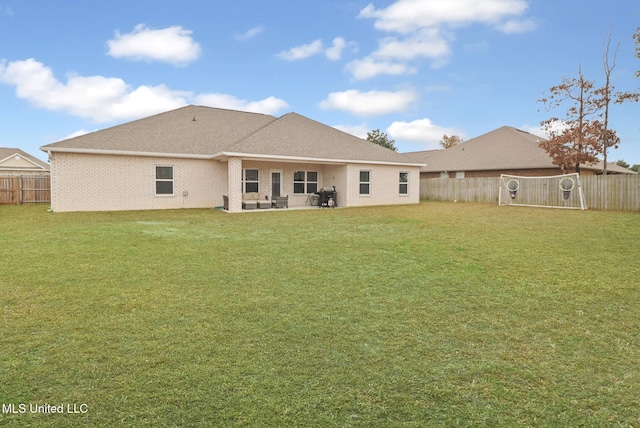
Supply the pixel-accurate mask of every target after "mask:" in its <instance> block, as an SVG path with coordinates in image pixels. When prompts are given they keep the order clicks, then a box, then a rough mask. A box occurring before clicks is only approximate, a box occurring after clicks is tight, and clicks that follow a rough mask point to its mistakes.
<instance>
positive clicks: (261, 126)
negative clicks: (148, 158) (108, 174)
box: [41, 106, 420, 166]
mask: <svg viewBox="0 0 640 428" xmlns="http://www.w3.org/2000/svg"><path fill="white" fill-rule="evenodd" d="M41 149H42V150H44V151H49V150H51V151H73V152H85V153H87V152H89V153H90V152H95V153H98V152H99V153H110V152H111V153H118V154H131V155H135V154H145V155H147V154H148V155H153V154H163V155H170V154H172V155H184V156H203V157H213V156H225V155H236V156H242V155H245V156H247V157H249V156H252V157H256V156H264V157H282V158H297V159H306V160H312V159H317V160H330V161H369V162H376V163H399V164H412V165H416V166H417V165H418V164H420V162H417V161H416V160H414V159H413V158H412V157H410V156H406V155H404V154H400V153H397V152H395V151H393V150H389V149H387V148H384V147H382V146H379V145H376V144H373V143H371V142H369V141H366V140H363V139H361V138H358V137H355V136H353V135H351V134H347V133H345V132H342V131H339V130H338V129H335V128H332V127H330V126H327V125H324V124H322V123H320V122H316V121H314V120H311V119H309V118H306V117H304V116H301V115H299V114H296V113H289V114H286V115H284V116H282V117H280V118H276V117H274V116H269V115H263V114H256V113H247V112H240V111H233V110H224V109H218V108H211V107H202V106H187V107H182V108H179V109H176V110H171V111H168V112H165V113H160V114H157V115H155V116H151V117H147V118H144V119H139V120H136V121H133V122H129V123H125V124H122V125H118V126H114V127H111V128H107V129H104V130H101V131H97V132H93V133H90V134H85V135H82V136H79V137H75V138H71V139H68V140H64V141H59V142H56V143H52V144H48V145H46V146H43V147H41Z"/></svg>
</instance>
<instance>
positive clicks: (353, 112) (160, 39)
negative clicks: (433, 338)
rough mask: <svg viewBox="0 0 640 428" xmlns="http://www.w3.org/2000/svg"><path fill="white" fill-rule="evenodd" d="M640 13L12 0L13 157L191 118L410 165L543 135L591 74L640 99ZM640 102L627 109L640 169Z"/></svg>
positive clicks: (616, 154) (623, 153) (528, 3)
mask: <svg viewBox="0 0 640 428" xmlns="http://www.w3.org/2000/svg"><path fill="white" fill-rule="evenodd" d="M638 27H640V3H639V2H638V1H637V0H610V1H607V2H605V1H595V2H588V3H585V2H584V0H482V1H477V0H447V1H444V0H395V1H392V0H373V1H370V0H363V1H359V0H353V1H350V0H322V1H310V0H300V1H296V2H294V1H290V0H271V1H264V0H261V1H254V0H234V1H233V2H231V1H229V2H222V1H209V0H181V1H180V2H178V1H168V0H154V1H147V0H136V1H131V0H127V1H122V0H111V1H108V2H105V1H93V0H87V1H81V2H78V1H71V0H66V1H63V0H49V1H42V0H37V1H36V0H0V99H1V100H2V102H1V104H0V113H1V114H2V119H1V122H0V146H5V147H19V148H21V149H23V150H25V151H27V152H30V153H32V154H34V155H36V156H38V157H40V158H42V159H45V160H46V155H45V154H44V153H42V152H41V151H40V150H39V147H40V146H42V145H45V144H48V143H51V142H55V141H59V140H61V139H64V138H67V137H69V136H73V135H79V134H81V133H86V132H91V131H95V130H98V129H103V128H106V127H109V126H113V125H116V124H119V123H123V122H127V121H130V120H133V119H137V118H140V117H144V116H148V115H151V114H155V113H158V112H161V111H165V110H170V109H173V108H178V107H181V106H183V105H187V104H199V105H207V106H213V107H222V108H231V109H238V110H249V111H256V112H261V113H267V114H271V115H274V116H280V115H282V114H285V113H287V112H290V111H295V112H297V113H299V114H302V115H305V116H307V117H310V118H312V119H315V120H318V121H320V122H323V123H325V124H328V125H331V126H335V127H337V128H340V129H343V130H345V131H348V132H351V133H353V134H355V135H358V136H361V137H365V136H366V132H367V131H370V130H372V129H380V130H382V131H383V132H386V133H387V134H388V135H389V136H390V137H391V138H393V139H395V140H396V145H397V146H398V148H399V151H401V152H404V151H416V150H424V149H430V148H437V147H438V141H439V140H440V139H441V138H442V135H443V134H448V135H451V134H457V135H460V136H462V137H463V138H465V139H470V138H473V137H476V136H479V135H481V134H483V133H485V132H489V131H492V130H493V129H496V128H498V127H501V126H503V125H509V126H514V127H516V128H520V129H523V130H527V131H529V132H533V133H536V134H538V135H542V136H544V135H543V134H542V133H541V131H539V126H540V122H541V121H542V120H545V119H547V118H549V117H552V116H562V115H563V114H564V110H563V109H560V110H558V111H554V112H547V111H545V110H544V108H543V105H542V104H541V103H539V102H537V100H539V99H540V98H542V96H543V95H544V94H545V91H546V90H547V89H548V88H550V87H551V86H554V85H556V84H559V83H560V82H561V80H562V78H563V77H569V78H571V77H576V76H577V73H578V67H581V68H582V72H583V74H584V75H585V77H586V78H587V79H590V80H594V81H595V82H596V85H601V84H602V83H603V70H602V53H603V49H602V44H603V38H605V37H606V36H607V34H608V32H609V29H610V28H612V42H613V45H614V47H615V45H616V44H618V43H619V50H618V54H617V62H616V67H615V69H614V71H613V75H612V83H613V84H614V86H615V87H616V89H617V90H637V89H638V88H640V78H635V76H634V73H635V71H636V70H640V60H638V59H637V58H636V57H635V55H634V48H635V45H634V43H633V40H632V35H633V33H634V31H635V30H636V29H637V28H638ZM639 118H640V104H638V103H628V104H625V105H622V106H613V108H612V113H611V122H612V127H613V128H614V129H616V130H617V131H618V135H619V136H620V137H621V140H622V143H621V146H620V148H619V149H618V150H614V151H611V152H610V159H611V160H614V161H615V160H618V159H624V160H625V161H627V162H628V163H630V164H634V163H637V164H640V120H639Z"/></svg>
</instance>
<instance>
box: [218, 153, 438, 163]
mask: <svg viewBox="0 0 640 428" xmlns="http://www.w3.org/2000/svg"><path fill="white" fill-rule="evenodd" d="M213 157H214V158H230V157H239V158H243V159H252V160H266V161H275V160H277V161H281V162H301V163H322V164H339V165H345V164H368V165H371V164H374V165H402V166H411V167H422V166H426V164H425V163H417V162H392V161H382V160H365V159H332V158H316V157H308V156H286V155H268V154H259V153H242V152H220V153H217V154H215V155H214V156H213Z"/></svg>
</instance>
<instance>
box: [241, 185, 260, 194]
mask: <svg viewBox="0 0 640 428" xmlns="http://www.w3.org/2000/svg"><path fill="white" fill-rule="evenodd" d="M244 188H245V190H244V192H245V193H251V192H257V191H258V183H245V185H244Z"/></svg>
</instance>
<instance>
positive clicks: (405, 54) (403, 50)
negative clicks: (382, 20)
mask: <svg viewBox="0 0 640 428" xmlns="http://www.w3.org/2000/svg"><path fill="white" fill-rule="evenodd" d="M450 54H451V48H450V46H449V42H448V41H447V40H446V39H445V38H444V37H443V35H442V33H441V32H440V31H439V30H438V29H435V28H428V29H424V30H421V31H418V32H416V33H414V34H413V35H411V36H410V37H407V38H404V39H400V38H397V37H387V38H384V39H382V40H381V41H380V46H379V47H378V50H377V51H375V52H374V53H373V56H376V57H378V58H389V59H398V60H405V61H407V60H412V59H416V58H420V57H426V58H433V59H437V60H439V61H442V60H443V59H446V58H448V57H449V55H450Z"/></svg>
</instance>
